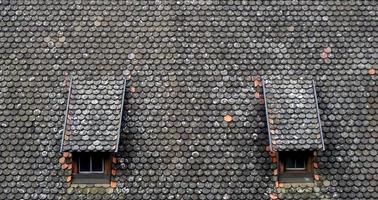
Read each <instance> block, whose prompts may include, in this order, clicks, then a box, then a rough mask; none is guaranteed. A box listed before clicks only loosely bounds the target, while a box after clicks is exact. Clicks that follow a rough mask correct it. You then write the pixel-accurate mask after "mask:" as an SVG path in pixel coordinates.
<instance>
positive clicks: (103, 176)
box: [72, 152, 111, 184]
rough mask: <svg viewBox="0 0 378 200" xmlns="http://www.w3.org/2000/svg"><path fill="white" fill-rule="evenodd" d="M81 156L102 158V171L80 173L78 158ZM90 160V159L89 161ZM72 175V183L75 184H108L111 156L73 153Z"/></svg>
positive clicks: (106, 154) (108, 154)
mask: <svg viewBox="0 0 378 200" xmlns="http://www.w3.org/2000/svg"><path fill="white" fill-rule="evenodd" d="M81 156H90V157H94V156H99V157H101V158H102V161H103V167H102V171H101V172H99V171H92V168H90V169H91V171H80V166H79V165H80V161H79V160H80V159H79V158H80V157H81ZM91 159H92V158H90V160H91ZM72 175H73V179H72V180H73V183H74V184H75V183H77V184H110V175H111V154H110V153H91V152H85V153H79V152H78V153H73V156H72Z"/></svg>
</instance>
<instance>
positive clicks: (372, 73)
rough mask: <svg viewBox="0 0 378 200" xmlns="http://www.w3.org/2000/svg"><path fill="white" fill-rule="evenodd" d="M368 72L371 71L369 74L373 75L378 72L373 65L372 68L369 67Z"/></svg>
mask: <svg viewBox="0 0 378 200" xmlns="http://www.w3.org/2000/svg"><path fill="white" fill-rule="evenodd" d="M368 73H369V75H371V76H373V75H375V73H376V72H375V69H374V68H373V67H372V68H370V69H369V71H368Z"/></svg>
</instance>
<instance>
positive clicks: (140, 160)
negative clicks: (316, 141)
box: [0, 0, 378, 200]
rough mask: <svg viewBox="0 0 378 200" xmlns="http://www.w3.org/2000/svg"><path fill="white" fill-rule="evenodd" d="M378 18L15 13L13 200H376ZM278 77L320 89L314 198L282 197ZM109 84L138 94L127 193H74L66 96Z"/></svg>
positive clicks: (232, 4) (125, 6) (124, 131)
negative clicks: (268, 105)
mask: <svg viewBox="0 0 378 200" xmlns="http://www.w3.org/2000/svg"><path fill="white" fill-rule="evenodd" d="M377 9H378V1H362V0H348V1H341V0H339V1H320V0H315V1H313V0H280V1H273V0H272V1H262V0H256V1H253V0H244V1H242V0H232V1H231V0H190V1H189V0H155V1H152V0H127V1H116V0H112V1H111V0H101V1H100V0H99V1H90V0H81V1H77V0H60V1H56V0H44V1H37V0H29V1H26V0H25V1H13V0H2V1H1V3H0V27H1V28H0V46H1V47H2V48H0V199H31V200H32V199H38V200H39V199H42V200H45V199H58V200H59V199H106V200H109V199H133V200H140V199H167V200H170V199H184V200H187V199H191V200H202V199H216V200H221V199H224V200H227V199H229V200H231V199H259V200H260V199H261V200H265V199H270V198H271V197H274V196H275V195H276V196H278V197H279V198H280V199H285V200H286V199H288V200H290V199H311V200H318V199H378V190H377V180H378V175H377V155H378V142H377V141H378V134H377V133H378V126H377V124H378V119H377V116H378V87H377V85H378V84H377V75H376V71H377V70H378V67H377V66H378V61H377V52H378V37H377V36H378V35H377V34H378V31H377V27H378V26H377V20H376V19H377V17H378V11H377ZM275 75H280V76H287V75H296V76H307V75H310V76H312V77H313V78H312V79H313V80H315V81H316V90H317V96H318V100H319V112H320V117H321V121H322V123H323V124H322V125H323V126H322V130H323V133H324V145H325V151H316V153H317V156H316V159H315V161H316V163H317V166H318V168H316V169H315V171H317V172H318V173H319V178H320V179H319V181H318V182H317V183H316V186H315V187H307V188H302V187H290V188H276V187H275V186H276V180H277V179H276V177H275V176H274V173H275V171H274V170H273V169H274V168H275V167H276V165H277V164H276V163H274V162H273V159H272V158H271V157H270V155H269V153H270V152H268V151H267V147H269V138H268V134H267V121H266V116H265V106H264V101H263V100H264V99H263V98H262V97H263V95H262V93H263V90H262V87H261V86H260V84H258V81H256V83H257V84H255V83H254V81H255V80H258V78H259V77H260V78H264V77H269V76H275ZM108 76H109V77H113V76H115V77H118V76H120V77H122V78H121V79H126V80H127V82H126V87H125V88H126V91H127V92H125V103H124V106H125V107H124V112H123V114H122V115H123V119H124V120H123V123H122V128H121V134H120V143H119V149H118V152H117V153H114V154H115V156H116V157H117V159H116V160H117V163H116V164H114V165H113V166H114V167H115V168H116V171H115V172H116V175H115V176H112V180H115V181H117V184H116V188H114V189H111V188H95V187H77V188H74V187H71V186H69V184H68V183H67V179H66V178H65V173H66V171H65V170H63V169H62V166H61V164H60V163H59V158H60V157H61V156H62V153H60V145H61V139H62V135H63V127H64V120H65V116H66V108H67V103H68V101H67V100H68V99H69V98H68V96H69V84H65V83H66V82H67V80H68V78H69V77H71V79H72V80H84V79H85V78H82V77H103V78H104V79H106V78H107V77H108ZM225 116H231V117H227V118H226V119H231V120H227V121H226V120H225ZM268 149H269V148H268ZM65 167H67V168H69V165H68V166H65ZM67 171H69V170H67ZM271 195H272V196H271Z"/></svg>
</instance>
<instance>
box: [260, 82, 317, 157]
mask: <svg viewBox="0 0 378 200" xmlns="http://www.w3.org/2000/svg"><path fill="white" fill-rule="evenodd" d="M263 81H264V83H263V84H264V86H265V87H264V90H265V92H264V94H265V99H266V100H265V103H266V108H267V109H266V112H267V123H268V124H269V127H268V128H269V130H268V131H269V134H270V137H271V147H272V150H274V151H290V150H296V151H298V150H318V149H322V148H323V142H322V140H323V138H322V137H323V136H322V134H321V124H320V121H319V118H318V112H319V111H318V106H317V103H318V102H317V100H316V98H317V97H316V91H315V90H314V89H315V88H314V87H315V83H314V82H313V80H309V79H305V78H303V77H298V76H296V77H290V76H272V77H269V78H267V79H264V80H263Z"/></svg>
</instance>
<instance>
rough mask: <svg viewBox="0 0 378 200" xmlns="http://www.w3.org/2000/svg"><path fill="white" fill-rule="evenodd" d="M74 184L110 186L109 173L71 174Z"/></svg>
mask: <svg viewBox="0 0 378 200" xmlns="http://www.w3.org/2000/svg"><path fill="white" fill-rule="evenodd" d="M72 184H74V185H87V186H88V185H93V186H95V185H105V186H110V175H105V174H76V175H74V176H73V180H72Z"/></svg>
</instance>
